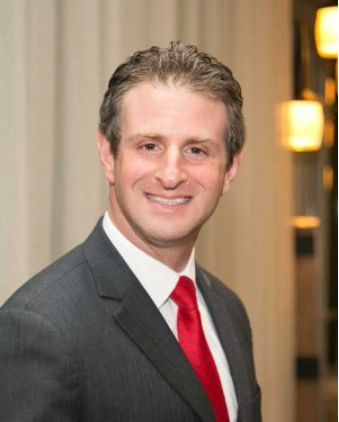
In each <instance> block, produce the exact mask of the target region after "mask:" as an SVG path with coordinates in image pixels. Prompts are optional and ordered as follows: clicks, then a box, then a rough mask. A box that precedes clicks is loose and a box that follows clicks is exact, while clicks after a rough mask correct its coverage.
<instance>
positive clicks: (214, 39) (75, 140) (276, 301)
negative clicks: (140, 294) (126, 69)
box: [0, 0, 294, 422]
mask: <svg viewBox="0 0 339 422" xmlns="http://www.w3.org/2000/svg"><path fill="white" fill-rule="evenodd" d="M290 19H291V18H290V4H289V1H283V2H277V1H275V0H256V1H252V0H237V1H234V0H212V1H207V0H0V28H1V29H0V31H1V37H0V70H1V73H0V74H1V78H0V95H1V101H0V204H1V214H0V215H1V216H0V274H1V279H0V303H1V302H4V301H5V300H6V298H7V297H8V296H9V295H10V294H11V293H12V292H13V291H14V290H16V289H17V288H18V287H19V286H20V285H21V284H22V283H23V282H24V281H25V280H26V279H27V278H28V277H30V276H31V275H33V274H34V273H35V272H36V271H38V270H39V269H41V268H42V267H44V266H45V265H47V264H48V263H49V262H51V261H52V260H53V259H55V258H57V257H59V256H60V255H61V254H62V253H64V252H66V251H67V250H69V249H70V248H71V247H73V246H74V245H76V244H77V243H78V242H80V241H81V240H83V239H84V237H85V236H86V235H87V234H88V232H89V230H90V229H91V228H92V226H93V225H94V224H95V222H96V220H97V218H98V217H99V216H100V215H101V214H102V213H103V211H104V209H105V205H106V201H107V186H106V183H105V181H104V178H103V176H102V173H101V169H100V165H99V162H98V158H97V154H96V147H95V134H96V126H97V121H98V118H97V113H98V107H99V104H100V101H101V97H102V95H103V92H104V90H105V86H106V83H107V80H108V78H109V76H110V74H111V73H112V71H113V69H114V68H115V66H116V65H117V64H119V62H121V61H122V60H123V59H124V58H125V57H126V56H127V55H129V54H131V53H132V52H133V51H135V50H136V49H142V48H145V47H148V46H150V45H151V44H157V45H167V44H168V42H169V41H170V40H171V39H178V38H180V39H181V40H182V41H184V42H185V43H194V44H197V45H198V46H200V47H201V48H203V49H206V50H207V51H209V52H210V53H212V54H215V55H217V56H218V57H219V58H220V59H221V60H223V61H224V62H225V63H226V64H228V65H229V66H230V67H231V68H232V69H233V70H234V72H235V75H236V77H237V78H238V79H239V80H240V82H241V84H242V87H243V91H244V97H245V115H246V119H247V126H248V128H247V131H248V140H247V146H246V150H245V156H244V162H243V166H242V169H241V171H240V174H239V176H238V178H237V179H236V180H235V181H234V182H233V185H232V190H231V192H230V193H229V194H228V196H227V197H226V198H225V199H224V200H223V202H222V204H221V205H220V207H219V209H218V211H217V213H216V215H215V216H214V217H213V219H212V220H211V222H210V223H209V224H208V225H207V227H206V228H205V229H204V231H203V233H202V235H201V237H200V241H199V244H198V257H199V260H200V262H201V263H202V264H203V265H205V266H206V267H207V268H208V269H210V270H211V271H212V272H214V273H216V274H217V275H219V276H220V277H222V279H223V280H224V281H225V282H226V283H227V284H229V285H230V286H231V287H232V288H234V289H235V290H236V291H237V292H238V293H239V294H240V295H241V297H242V298H243V300H244V302H245V304H246V307H247V309H248V312H249V314H250V318H251V321H252V327H253V336H254V342H255V357H256V364H257V370H258V377H259V380H260V383H261V385H262V388H263V409H264V420H265V421H274V422H280V421H281V422H285V421H293V412H294V409H293V406H294V380H293V368H294V355H293V333H294V314H293V274H292V241H291V231H290V228H289V225H288V219H289V216H290V215H291V210H290V208H291V161H290V156H289V155H288V154H287V153H286V152H284V151H283V150H282V149H281V148H280V147H279V143H278V139H277V136H276V132H275V121H274V115H275V107H276V105H277V104H278V103H279V102H280V101H282V100H285V99H287V98H288V97H289V94H290V85H291V35H290V25H291V23H290Z"/></svg>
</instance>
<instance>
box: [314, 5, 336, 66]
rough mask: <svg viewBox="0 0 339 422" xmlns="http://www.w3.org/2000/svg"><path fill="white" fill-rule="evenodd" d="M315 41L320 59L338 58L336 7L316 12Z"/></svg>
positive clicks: (324, 8)
mask: <svg viewBox="0 0 339 422" xmlns="http://www.w3.org/2000/svg"><path fill="white" fill-rule="evenodd" d="M315 41H316V46H317V51H318V54H319V56H320V57H324V58H328V59H336V58H337V57H338V7H337V6H333V7H323V8H321V9H318V10H317V14H316V20H315Z"/></svg>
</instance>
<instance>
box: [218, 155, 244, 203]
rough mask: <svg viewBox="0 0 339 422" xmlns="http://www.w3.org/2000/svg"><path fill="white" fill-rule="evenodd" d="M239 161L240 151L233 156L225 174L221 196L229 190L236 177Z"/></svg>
mask: <svg viewBox="0 0 339 422" xmlns="http://www.w3.org/2000/svg"><path fill="white" fill-rule="evenodd" d="M241 161H242V151H240V152H238V153H237V154H235V156H234V157H233V163H232V165H231V167H230V168H229V169H228V170H227V171H226V173H225V179H224V186H223V189H222V195H224V194H225V193H226V192H227V191H228V190H229V188H230V186H231V182H232V180H233V179H234V178H235V176H236V175H237V172H238V169H239V166H240V163H241Z"/></svg>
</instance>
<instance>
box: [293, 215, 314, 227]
mask: <svg viewBox="0 0 339 422" xmlns="http://www.w3.org/2000/svg"><path fill="white" fill-rule="evenodd" d="M291 223H292V225H293V226H294V227H295V228H297V229H301V230H303V229H315V228H317V227H319V226H320V224H321V220H320V218H319V217H316V216H313V215H308V216H306V215H300V216H297V217H293V218H292V220H291Z"/></svg>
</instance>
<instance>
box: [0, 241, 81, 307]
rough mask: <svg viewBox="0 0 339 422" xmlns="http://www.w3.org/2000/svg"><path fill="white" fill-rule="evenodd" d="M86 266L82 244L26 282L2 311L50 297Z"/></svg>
mask: <svg viewBox="0 0 339 422" xmlns="http://www.w3.org/2000/svg"><path fill="white" fill-rule="evenodd" d="M86 264H87V262H86V258H85V255H84V253H83V245H82V244H81V245H79V246H77V247H76V248H74V249H73V250H71V251H70V252H68V253H67V254H65V255H63V256H62V257H61V258H59V259H57V260H56V261H54V262H53V263H52V264H50V265H49V266H48V267H46V268H45V269H43V270H42V271H40V272H39V273H37V274H36V275H34V276H33V277H32V278H31V279H29V280H28V281H26V282H25V283H24V284H23V285H22V286H21V287H20V288H19V289H18V290H17V291H16V292H15V293H14V294H13V295H12V296H11V297H10V298H9V299H8V300H7V301H6V302H5V303H4V305H3V306H2V309H6V308H17V309H20V308H21V309H24V308H27V307H29V304H30V303H31V302H34V301H36V300H37V299H38V298H41V297H43V296H44V295H48V292H49V291H50V290H51V289H54V288H56V287H57V286H58V285H61V284H63V283H64V280H65V279H67V278H73V279H74V273H76V272H77V271H79V268H80V267H82V266H84V265H86Z"/></svg>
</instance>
